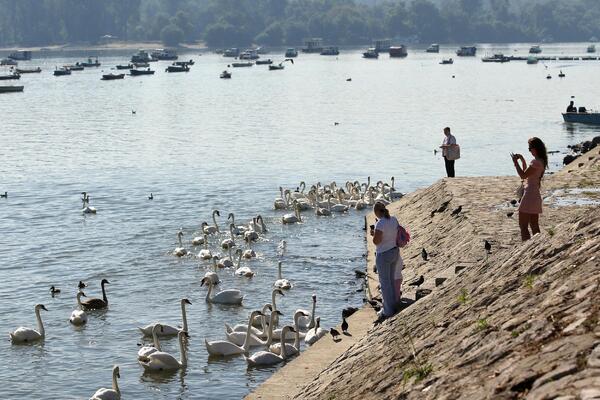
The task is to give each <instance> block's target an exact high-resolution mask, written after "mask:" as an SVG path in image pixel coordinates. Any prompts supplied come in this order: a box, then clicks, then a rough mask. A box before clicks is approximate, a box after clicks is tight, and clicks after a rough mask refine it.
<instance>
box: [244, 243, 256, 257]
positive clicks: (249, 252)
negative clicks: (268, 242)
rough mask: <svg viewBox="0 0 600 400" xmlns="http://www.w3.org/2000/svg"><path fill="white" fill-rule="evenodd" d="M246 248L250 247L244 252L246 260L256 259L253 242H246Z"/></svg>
mask: <svg viewBox="0 0 600 400" xmlns="http://www.w3.org/2000/svg"><path fill="white" fill-rule="evenodd" d="M246 246H247V247H248V248H247V249H246V250H244V253H243V256H244V258H245V259H250V258H256V252H255V251H254V250H252V241H251V240H246Z"/></svg>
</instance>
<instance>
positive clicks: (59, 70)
mask: <svg viewBox="0 0 600 400" xmlns="http://www.w3.org/2000/svg"><path fill="white" fill-rule="evenodd" d="M65 75H71V70H70V69H69V68H65V67H61V68H56V69H55V70H54V76H65Z"/></svg>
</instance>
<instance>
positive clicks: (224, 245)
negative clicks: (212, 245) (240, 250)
mask: <svg viewBox="0 0 600 400" xmlns="http://www.w3.org/2000/svg"><path fill="white" fill-rule="evenodd" d="M233 228H234V225H233V224H229V235H230V237H229V238H227V239H225V240H223V241H222V242H221V247H222V248H224V249H225V250H227V249H228V248H230V247H234V246H235V237H234V236H233Z"/></svg>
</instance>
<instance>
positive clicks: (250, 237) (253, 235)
mask: <svg viewBox="0 0 600 400" xmlns="http://www.w3.org/2000/svg"><path fill="white" fill-rule="evenodd" d="M244 240H246V241H248V242H250V241H252V242H256V241H257V240H258V232H256V231H255V230H252V229H251V230H249V231H246V232H244Z"/></svg>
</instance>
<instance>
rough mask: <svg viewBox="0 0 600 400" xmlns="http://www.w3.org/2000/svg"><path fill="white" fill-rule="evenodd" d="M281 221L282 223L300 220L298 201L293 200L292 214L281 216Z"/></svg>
mask: <svg viewBox="0 0 600 400" xmlns="http://www.w3.org/2000/svg"><path fill="white" fill-rule="evenodd" d="M281 222H282V223H284V224H295V223H297V222H302V217H301V216H300V207H299V206H298V202H297V201H296V200H294V214H285V215H284V216H283V217H281Z"/></svg>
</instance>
